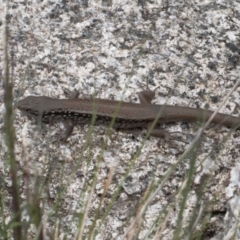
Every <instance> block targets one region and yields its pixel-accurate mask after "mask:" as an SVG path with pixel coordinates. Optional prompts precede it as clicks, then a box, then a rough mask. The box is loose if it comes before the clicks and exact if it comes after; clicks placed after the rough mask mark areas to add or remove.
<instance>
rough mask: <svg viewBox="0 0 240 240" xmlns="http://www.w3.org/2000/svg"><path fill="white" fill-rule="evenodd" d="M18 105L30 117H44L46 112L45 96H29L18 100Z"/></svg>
mask: <svg viewBox="0 0 240 240" xmlns="http://www.w3.org/2000/svg"><path fill="white" fill-rule="evenodd" d="M46 98H47V97H46ZM16 106H17V108H18V109H19V110H20V111H21V112H22V113H23V114H24V115H26V116H27V117H30V118H35V119H36V118H39V117H42V114H43V112H44V101H43V97H35V96H28V97H26V98H24V99H22V100H20V101H18V103H17V104H16Z"/></svg>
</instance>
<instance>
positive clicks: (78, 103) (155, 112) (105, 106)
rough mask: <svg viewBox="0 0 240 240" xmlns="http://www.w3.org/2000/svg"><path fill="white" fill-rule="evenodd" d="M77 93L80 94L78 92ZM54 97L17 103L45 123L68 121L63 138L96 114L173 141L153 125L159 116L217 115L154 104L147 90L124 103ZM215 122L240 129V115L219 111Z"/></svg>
mask: <svg viewBox="0 0 240 240" xmlns="http://www.w3.org/2000/svg"><path fill="white" fill-rule="evenodd" d="M76 95H77V94H76ZM76 95H75V96H74V98H73V99H54V98H50V97H45V96H39V97H36V96H28V97H26V98H24V99H23V100H20V101H19V102H18V103H17V108H18V109H19V110H21V111H22V112H23V113H24V114H25V115H27V116H28V117H30V118H35V119H37V120H39V121H41V122H44V123H54V122H56V121H61V120H64V121H65V122H67V129H66V132H65V134H64V135H63V137H62V139H61V140H66V139H67V138H68V137H69V136H70V135H71V133H72V130H73V127H74V125H75V124H85V123H87V122H91V119H92V116H93V115H94V116H96V123H105V124H107V123H110V122H111V120H112V118H114V125H113V127H114V128H118V129H130V128H137V127H145V128H147V130H148V131H149V130H150V129H151V132H150V133H149V134H150V135H151V136H155V137H161V138H164V139H165V140H167V141H168V140H170V139H171V136H170V133H169V132H167V131H166V130H163V129H157V128H156V126H154V127H152V124H153V122H154V120H155V119H156V118H157V120H156V122H157V124H161V123H168V122H175V121H185V122H188V121H200V122H205V121H207V120H208V119H209V118H210V116H211V115H212V114H213V112H212V111H209V110H204V109H199V108H190V107H180V106H170V105H155V104H151V100H152V99H153V98H154V95H155V93H154V92H153V91H151V90H145V91H142V92H140V93H139V99H140V102H141V103H130V102H120V101H114V100H107V99H100V98H91V99H79V98H76ZM212 123H215V124H218V125H224V126H227V127H230V128H236V129H240V117H234V116H231V115H227V114H221V113H217V114H216V116H215V117H214V118H213V120H212Z"/></svg>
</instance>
